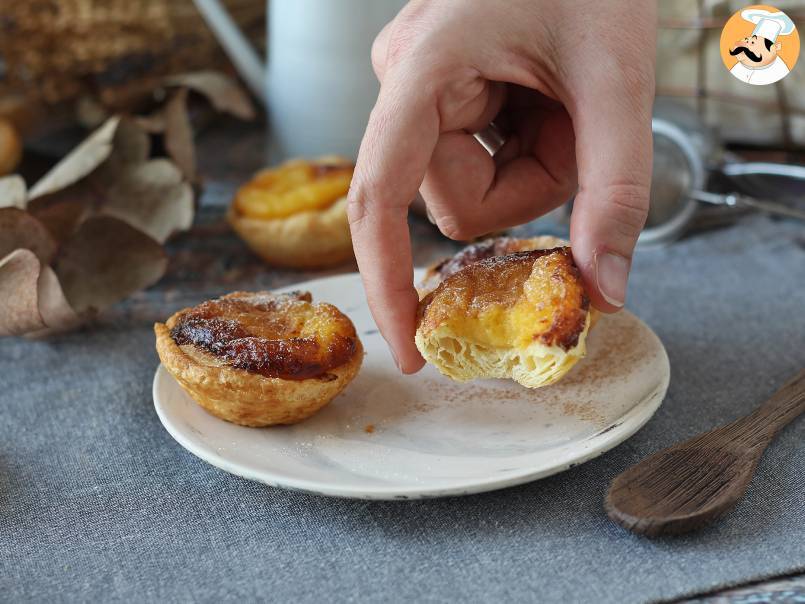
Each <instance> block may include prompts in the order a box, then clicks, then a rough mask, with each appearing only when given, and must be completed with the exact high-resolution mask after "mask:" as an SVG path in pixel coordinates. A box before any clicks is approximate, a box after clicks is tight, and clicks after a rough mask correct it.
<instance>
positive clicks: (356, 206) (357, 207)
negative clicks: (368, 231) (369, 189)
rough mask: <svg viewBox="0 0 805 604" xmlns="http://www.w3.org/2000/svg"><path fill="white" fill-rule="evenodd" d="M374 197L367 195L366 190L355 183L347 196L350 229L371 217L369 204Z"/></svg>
mask: <svg viewBox="0 0 805 604" xmlns="http://www.w3.org/2000/svg"><path fill="white" fill-rule="evenodd" d="M371 199H372V197H371V196H370V195H367V194H366V188H365V187H363V186H360V185H358V184H356V183H355V182H353V184H352V186H350V188H349V194H348V195H347V220H348V222H349V225H350V227H355V226H359V225H360V224H362V223H363V222H364V220H365V219H366V217H367V216H369V212H370V211H369V204H370V203H371V201H370V200H371Z"/></svg>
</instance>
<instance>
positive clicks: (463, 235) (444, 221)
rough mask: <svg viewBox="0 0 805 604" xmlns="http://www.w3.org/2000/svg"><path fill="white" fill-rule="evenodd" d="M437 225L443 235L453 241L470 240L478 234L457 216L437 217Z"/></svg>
mask: <svg viewBox="0 0 805 604" xmlns="http://www.w3.org/2000/svg"><path fill="white" fill-rule="evenodd" d="M436 226H437V227H439V231H441V233H442V235H444V236H445V237H447V238H448V239H452V240H453V241H468V240H469V239H472V238H473V237H475V236H476V235H478V233H476V232H475V231H474V229H472V228H471V227H470V225H468V224H467V223H466V222H464V221H462V220H460V219H459V218H457V217H455V216H442V217H438V218H436Z"/></svg>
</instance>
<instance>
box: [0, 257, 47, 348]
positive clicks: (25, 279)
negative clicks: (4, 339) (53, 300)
mask: <svg viewBox="0 0 805 604" xmlns="http://www.w3.org/2000/svg"><path fill="white" fill-rule="evenodd" d="M41 268H42V264H41V263H40V262H39V259H38V258H37V257H36V255H35V254H34V253H33V252H32V251H30V250H15V251H13V252H11V253H10V254H8V255H7V256H5V257H4V258H3V259H2V260H0V306H2V308H3V312H0V336H17V335H22V334H24V333H26V332H29V331H35V330H39V329H43V328H44V327H45V323H44V321H43V320H42V315H40V314H39V308H38V296H39V294H38V280H39V273H40V270H41Z"/></svg>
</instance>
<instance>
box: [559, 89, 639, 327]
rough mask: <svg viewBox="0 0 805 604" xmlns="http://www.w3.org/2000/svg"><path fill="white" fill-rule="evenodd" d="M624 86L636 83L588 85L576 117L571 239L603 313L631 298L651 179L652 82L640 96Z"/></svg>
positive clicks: (587, 284)
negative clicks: (593, 87)
mask: <svg viewBox="0 0 805 604" xmlns="http://www.w3.org/2000/svg"><path fill="white" fill-rule="evenodd" d="M631 84H632V87H635V82H634V81H633V82H631ZM646 89H647V92H646ZM624 90H629V88H627V87H624V86H623V85H622V84H618V83H617V82H614V81H608V82H606V84H605V89H604V90H601V89H600V88H598V89H597V90H588V91H586V92H585V93H584V94H583V95H581V97H580V98H577V99H576V103H574V111H573V112H572V116H571V117H572V119H573V128H574V131H575V134H576V158H577V164H578V170H579V191H578V193H577V195H576V198H575V201H574V203H573V214H572V217H571V222H570V240H571V244H572V247H573V257H574V259H575V261H576V264H577V265H578V267H579V269H580V270H581V273H582V277H583V279H584V283H585V286H586V289H587V292H588V294H589V295H590V298H591V300H592V302H593V304H594V305H595V306H596V308H598V309H599V310H602V311H604V312H614V311H616V310H618V309H619V308H620V307H622V306H623V304H624V302H625V300H626V285H627V281H628V277H629V269H630V268H631V263H632V253H633V251H634V247H635V244H636V243H637V237H638V236H639V235H640V231H641V229H642V228H643V225H644V224H645V221H646V216H647V214H648V204H649V190H650V185H651V162H652V139H651V102H652V99H653V85H652V84H651V83H650V82H647V83H645V89H644V90H643V91H642V92H637V93H636V94H635V95H633V96H630V95H629V94H628V93H627V94H624Z"/></svg>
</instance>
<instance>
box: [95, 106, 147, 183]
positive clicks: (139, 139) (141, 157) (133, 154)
mask: <svg viewBox="0 0 805 604" xmlns="http://www.w3.org/2000/svg"><path fill="white" fill-rule="evenodd" d="M150 154H151V137H150V136H149V135H148V133H147V132H146V131H145V130H143V128H142V127H141V126H140V125H139V124H138V123H137V122H135V121H134V120H133V119H129V118H121V119H120V123H119V125H118V127H117V130H116V131H115V136H114V138H113V139H112V152H111V153H110V154H109V157H108V158H107V160H106V161H105V162H104V163H103V165H102V166H101V167H100V168H99V169H98V170H96V171H95V172H93V173H92V175H91V177H90V178H91V179H92V180H93V184H94V185H95V186H96V187H97V186H101V187H107V186H110V185H111V184H112V183H114V182H115V180H116V179H117V176H118V174H119V173H120V172H121V171H123V170H125V169H126V168H128V167H129V166H131V165H133V164H140V163H143V162H144V161H146V160H147V159H148V156H149V155H150Z"/></svg>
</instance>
